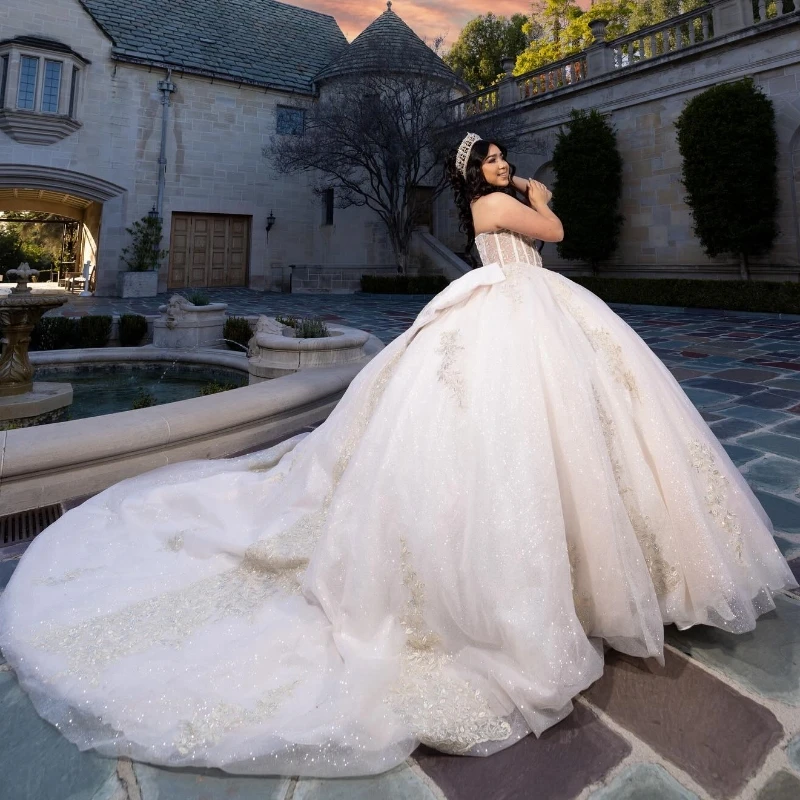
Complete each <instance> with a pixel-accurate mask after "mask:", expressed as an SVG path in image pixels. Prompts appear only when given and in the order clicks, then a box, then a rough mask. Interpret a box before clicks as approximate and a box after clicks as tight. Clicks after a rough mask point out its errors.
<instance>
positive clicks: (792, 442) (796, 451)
mask: <svg viewBox="0 0 800 800" xmlns="http://www.w3.org/2000/svg"><path fill="white" fill-rule="evenodd" d="M737 444H741V445H744V446H745V447H754V448H756V449H758V450H763V451H764V452H766V453H776V454H777V455H781V456H786V457H787V458H793V459H796V460H798V461H800V439H798V438H797V437H795V436H781V435H780V434H778V433H769V432H763V431H762V432H759V433H749V434H747V435H746V436H741V437H740V438H739V439H738V440H737ZM798 469H800V466H798Z"/></svg>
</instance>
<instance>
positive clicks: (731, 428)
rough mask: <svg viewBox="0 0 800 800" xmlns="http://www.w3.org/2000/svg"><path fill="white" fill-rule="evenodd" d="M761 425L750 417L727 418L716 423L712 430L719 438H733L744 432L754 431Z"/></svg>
mask: <svg viewBox="0 0 800 800" xmlns="http://www.w3.org/2000/svg"><path fill="white" fill-rule="evenodd" d="M760 427H761V426H760V425H759V423H757V422H753V421H752V420H748V419H726V420H722V421H721V422H716V423H714V424H713V425H712V426H711V430H712V431H714V436H716V437H717V438H718V439H733V438H734V437H736V436H741V435H742V434H743V433H752V432H753V431H755V430H758V428H760Z"/></svg>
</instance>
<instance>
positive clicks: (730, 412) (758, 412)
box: [724, 405, 796, 425]
mask: <svg viewBox="0 0 800 800" xmlns="http://www.w3.org/2000/svg"><path fill="white" fill-rule="evenodd" d="M724 413H725V416H727V417H735V418H736V419H752V420H753V421H755V422H761V423H762V424H764V425H771V424H772V423H774V422H781V421H783V420H792V419H796V417H795V416H794V415H792V414H786V413H784V412H781V411H769V410H768V409H766V408H751V407H749V406H740V405H736V406H730V407H729V408H726V409H725V412H724Z"/></svg>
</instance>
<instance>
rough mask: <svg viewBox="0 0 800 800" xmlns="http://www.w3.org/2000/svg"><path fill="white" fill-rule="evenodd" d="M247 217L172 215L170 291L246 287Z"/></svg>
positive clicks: (248, 236)
mask: <svg viewBox="0 0 800 800" xmlns="http://www.w3.org/2000/svg"><path fill="white" fill-rule="evenodd" d="M249 251H250V217H239V216H228V215H224V214H181V213H177V214H173V215H172V234H171V236H170V247H169V278H168V283H169V288H170V289H183V288H185V287H187V286H209V287H210V286H246V285H247V265H248V259H249Z"/></svg>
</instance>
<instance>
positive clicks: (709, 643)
mask: <svg viewBox="0 0 800 800" xmlns="http://www.w3.org/2000/svg"><path fill="white" fill-rule="evenodd" d="M774 599H775V610H774V611H771V612H769V613H768V614H764V615H763V616H761V617H759V620H758V624H757V625H756V628H755V630H753V631H751V632H750V633H743V634H733V633H727V632H726V631H722V630H720V629H719V628H712V627H709V626H705V625H697V626H695V627H694V628H689V629H688V630H686V631H678V630H677V629H676V628H674V627H672V626H670V627H669V628H667V629H666V638H667V641H668V642H669V643H670V644H672V645H674V646H675V647H677V648H679V649H680V650H682V651H683V652H684V653H686V654H687V655H689V656H691V657H692V658H696V659H697V660H698V661H701V662H702V663H704V664H708V665H710V666H712V667H714V668H716V669H719V670H720V671H722V672H724V673H725V675H727V676H728V677H729V678H731V679H732V680H733V681H735V682H736V683H739V684H740V685H742V686H744V687H746V688H748V689H749V690H750V691H752V692H755V693H756V694H758V695H761V696H762V697H768V698H771V699H773V700H779V701H780V702H782V703H786V704H787V705H791V706H800V658H798V653H800V600H790V599H789V598H787V597H784V596H783V595H780V594H778V595H775V598H774Z"/></svg>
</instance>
